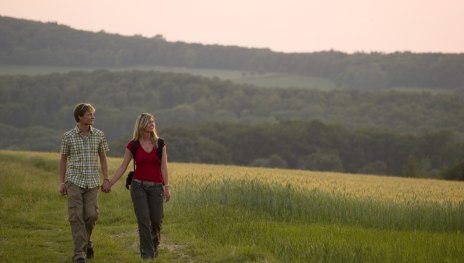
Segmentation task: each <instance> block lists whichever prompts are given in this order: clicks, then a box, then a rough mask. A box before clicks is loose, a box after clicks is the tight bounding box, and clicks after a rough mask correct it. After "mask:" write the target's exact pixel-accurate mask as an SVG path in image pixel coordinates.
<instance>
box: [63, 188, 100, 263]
mask: <svg viewBox="0 0 464 263" xmlns="http://www.w3.org/2000/svg"><path fill="white" fill-rule="evenodd" d="M67 192H68V220H69V223H70V224H71V232H72V236H73V241H74V257H73V260H76V259H78V258H86V256H87V248H88V247H92V241H91V235H92V230H93V228H94V227H95V223H96V222H97V219H98V204H97V194H98V187H95V188H92V189H84V188H80V187H79V186H77V185H75V184H73V183H69V182H68V183H67Z"/></svg>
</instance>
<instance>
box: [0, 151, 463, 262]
mask: <svg viewBox="0 0 464 263" xmlns="http://www.w3.org/2000/svg"><path fill="white" fill-rule="evenodd" d="M58 159H59V155H58V154H57V153H37V152H15V151H0V165H1V167H2V168H3V171H4V172H3V173H2V174H1V175H0V196H1V199H0V219H1V220H0V221H1V224H0V262H31V261H34V262H70V258H71V254H72V241H71V234H70V229H69V225H68V222H67V219H66V199H65V198H64V197H62V196H60V195H59V194H58V186H59V184H58ZM120 161H121V160H120V159H119V158H110V159H109V167H110V171H111V172H110V174H111V173H113V172H114V170H115V169H116V168H117V167H118V165H119V164H120ZM169 170H170V178H171V182H170V184H171V186H172V200H171V201H170V202H169V203H167V204H166V207H165V211H166V214H165V222H164V227H163V232H162V243H161V252H160V257H159V258H158V260H157V262H463V261H464V254H463V253H462V248H463V247H464V236H463V231H464V200H463V199H464V184H463V183H462V182H450V181H439V180H424V179H405V178H396V177H381V176H370V175H355V174H337V173H321V172H311V171H296V170H281V169H263V168H250V167H237V166H221V165H206V164H180V163H171V164H170V166H169ZM99 205H100V218H99V222H98V223H97V227H96V230H95V232H94V243H95V249H96V257H95V259H93V260H92V262H142V261H141V260H140V259H139V258H138V236H137V231H136V228H137V226H136V223H135V216H134V214H133V208H132V204H131V200H130V195H129V192H128V191H127V190H126V189H125V188H124V182H123V180H121V181H120V182H118V184H116V185H115V186H114V187H113V191H112V192H111V193H110V194H100V196H99ZM18 248H27V249H18Z"/></svg>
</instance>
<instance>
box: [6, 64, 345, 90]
mask: <svg viewBox="0 0 464 263" xmlns="http://www.w3.org/2000/svg"><path fill="white" fill-rule="evenodd" d="M99 69H106V70H110V71H124V70H141V71H151V70H154V71H160V72H172V73H186V74H192V75H197V76H203V77H208V78H219V79H222V80H230V81H232V82H234V83H237V84H250V85H254V86H258V87H269V88H305V89H320V90H331V89H335V88H336V85H335V83H333V82H332V81H330V80H328V79H324V78H318V77H305V76H298V75H289V74H281V73H256V72H242V71H236V70H220V69H197V68H182V67H163V66H134V67H121V68H99V67H51V66H12V65H0V75H7V74H12V75H16V74H23V75H40V74H49V73H67V72H71V71H94V70H99Z"/></svg>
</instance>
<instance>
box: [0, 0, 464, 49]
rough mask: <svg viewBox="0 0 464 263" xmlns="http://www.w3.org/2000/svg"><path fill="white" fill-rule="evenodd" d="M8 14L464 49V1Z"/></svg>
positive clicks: (54, 1)
mask: <svg viewBox="0 0 464 263" xmlns="http://www.w3.org/2000/svg"><path fill="white" fill-rule="evenodd" d="M0 15H2V16H10V17H15V18H24V19H30V20H34V21H43V22H57V23H59V24H63V25H67V26H70V27H73V28H76V29H81V30H88V31H95V32H96V31H100V30H104V31H106V32H108V33H117V34H121V35H128V36H132V35H136V34H138V35H142V36H146V37H152V36H155V35H163V36H164V37H165V38H166V40H168V41H183V42H187V43H203V44H219V45H233V46H240V47H253V48H270V49H272V50H273V51H281V52H287V53H288V52H315V51H324V50H330V49H333V50H337V51H342V52H348V53H352V52H360V51H362V52H373V51H380V52H386V53H391V52H395V51H412V52H444V53H464V0H229V1H226V0H183V1H182V0H164V1H159V0H0ZM0 37H1V36H0Z"/></svg>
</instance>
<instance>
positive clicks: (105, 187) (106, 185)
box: [101, 180, 111, 193]
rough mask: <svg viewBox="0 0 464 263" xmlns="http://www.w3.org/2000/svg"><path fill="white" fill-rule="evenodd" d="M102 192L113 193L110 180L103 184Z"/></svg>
mask: <svg viewBox="0 0 464 263" xmlns="http://www.w3.org/2000/svg"><path fill="white" fill-rule="evenodd" d="M101 191H102V192H104V193H109V192H111V183H110V181H108V180H104V181H103V184H102V186H101Z"/></svg>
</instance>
